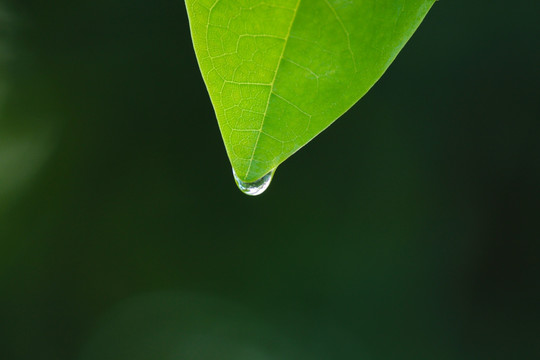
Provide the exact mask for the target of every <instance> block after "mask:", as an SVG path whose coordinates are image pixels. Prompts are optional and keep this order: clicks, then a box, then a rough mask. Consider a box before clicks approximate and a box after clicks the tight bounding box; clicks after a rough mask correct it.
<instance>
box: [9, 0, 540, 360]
mask: <svg viewBox="0 0 540 360" xmlns="http://www.w3.org/2000/svg"><path fill="white" fill-rule="evenodd" d="M539 10H540V4H539V3H538V2H533V1H522V2H515V3H511V4H510V3H509V2H508V1H503V0H493V1H490V2H489V4H487V3H485V2H474V1H466V0H442V1H439V2H437V3H436V4H435V6H434V7H433V9H432V11H431V12H430V13H429V15H428V17H427V18H426V20H425V22H424V23H423V24H422V26H421V27H420V29H419V31H418V32H417V33H416V34H415V36H414V37H413V39H412V40H411V41H410V43H409V44H408V45H407V46H406V47H405V49H404V50H403V52H402V53H401V54H400V55H399V56H398V58H397V60H396V62H395V63H394V64H393V65H392V66H391V68H390V69H389V71H388V72H387V73H386V74H385V75H384V77H383V78H382V79H381V80H380V82H379V83H377V84H376V86H375V87H374V88H373V89H372V91H371V92H370V93H369V94H368V95H367V96H365V97H364V98H363V99H362V100H361V101H360V102H359V103H358V104H357V105H356V106H354V107H353V108H352V109H351V110H350V111H349V112H348V113H347V114H346V115H344V116H343V117H342V118H341V119H340V120H338V121H337V122H336V123H335V124H334V125H333V126H331V127H330V128H329V129H328V130H327V131H325V132H324V133H323V134H321V135H320V136H319V137H318V138H317V139H315V140H314V141H313V142H311V143H310V144H309V145H307V146H306V147H305V148H304V149H302V150H300V151H299V152H298V153H297V154H295V155H294V156H293V157H292V158H290V159H289V160H288V161H286V162H285V163H284V164H283V165H282V166H281V167H280V168H279V170H278V171H277V174H276V176H275V178H274V181H273V184H272V185H271V187H270V188H269V190H268V191H267V192H266V193H265V194H263V195H262V196H260V197H257V198H250V197H247V196H245V195H243V194H242V193H241V192H240V191H239V190H238V189H237V188H236V186H235V184H234V182H233V178H232V174H231V168H230V165H229V162H228V159H227V157H226V154H225V149H224V147H223V144H222V141H221V138H220V134H219V131H218V127H217V122H216V120H215V117H214V114H213V110H212V107H211V104H210V101H209V98H208V96H207V93H206V90H205V87H204V84H203V82H202V79H201V76H200V73H199V70H198V67H197V63H196V60H195V56H194V53H193V49H192V45H191V40H190V34H189V29H188V24H187V16H186V11H185V6H184V3H183V1H181V0H155V1H141V0H129V1H128V0H93V1H89V0H84V1H83V0H77V1H74V0H69V1H68V0H55V1H37V0H35V1H31V0H0V358H1V359H6V360H16V359H41V360H48V359H55V360H64V359H66V360H67V359H84V360H95V359H100V360H102V359H130V360H133V359H190V360H191V359H195V360H213V359H220V360H221V359H231V360H233V359H241V360H243V359H249V360H259V359H261V360H271V359H310V360H311V359H415V360H418V359H442V360H445V359H490V360H491V359H520V360H521V359H537V358H540V341H539V339H540V280H539V279H540V258H539V255H540V241H539V240H540V230H539V228H540V217H539V215H540V211H539V210H540V208H539V201H540V189H539V184H540V141H539V140H540V106H539V95H540V92H539V85H540V71H539V65H540V50H539V46H538V39H539V36H540V31H539V30H540V25H539V22H538V11H539Z"/></svg>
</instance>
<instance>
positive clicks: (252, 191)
mask: <svg viewBox="0 0 540 360" xmlns="http://www.w3.org/2000/svg"><path fill="white" fill-rule="evenodd" d="M274 172H275V169H274V170H272V171H270V172H269V173H268V174H266V175H264V176H263V177H262V178H260V179H259V180H255V181H253V182H244V181H242V180H240V178H239V177H238V176H237V175H236V173H235V172H234V170H233V175H234V181H236V185H237V186H238V188H239V189H240V190H241V191H242V192H243V193H244V194H246V195H250V196H257V195H261V194H262V193H263V192H264V191H265V190H266V189H268V186H270V182H271V181H272V177H273V176H274Z"/></svg>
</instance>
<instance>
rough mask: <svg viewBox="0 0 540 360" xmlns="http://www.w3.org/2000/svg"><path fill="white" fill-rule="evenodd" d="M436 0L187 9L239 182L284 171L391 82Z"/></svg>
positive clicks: (226, 0)
mask: <svg viewBox="0 0 540 360" xmlns="http://www.w3.org/2000/svg"><path fill="white" fill-rule="evenodd" d="M434 1H435V0H186V6H187V10H188V16H189V19H190V27H191V33H192V38H193V44H194V47H195V52H196V55H197V59H198V61H199V66H200V68H201V72H202V75H203V78H204V81H205V83H206V86H207V89H208V92H209V94H210V98H211V100H212V104H213V106H214V109H215V112H216V115H217V119H218V123H219V127H220V130H221V134H222V136H223V140H224V143H225V147H226V150H227V154H228V156H229V159H230V161H231V164H232V167H233V169H234V171H235V173H236V174H237V176H238V177H239V178H240V179H241V180H243V181H254V180H257V179H259V178H261V177H262V176H264V175H265V174H266V173H268V172H269V171H271V170H273V169H275V168H276V167H277V166H278V165H279V164H281V163H282V162H283V161H284V160H285V159H287V158H288V157H289V156H291V155H292V154H293V153H294V152H296V151H297V150H298V149H299V148H301V147H302V146H304V145H305V144H306V143H308V142H309V141H310V140H311V139H313V138H314V137H315V136H317V135H318V134H319V133H320V132H321V131H323V130H324V129H325V128H326V127H328V126H329V125H330V124H331V123H332V122H334V121H335V120H336V119H337V118H338V117H339V116H341V115H342V114H343V113H344V112H346V111H347V110H348V109H349V108H350V107H351V106H353V105H354V104H355V103H356V102H357V101H358V100H359V99H360V98H361V97H362V96H363V95H364V94H365V93H366V92H367V91H368V90H369V89H370V88H371V87H372V86H373V84H374V83H375V82H376V81H377V80H378V79H379V78H380V77H381V76H382V74H383V73H384V71H385V70H386V69H387V68H388V66H389V65H390V64H391V63H392V61H393V60H394V58H395V57H396V55H397V54H398V52H399V51H400V50H401V48H402V47H403V46H404V45H405V43H406V42H407V40H409V38H410V37H411V36H412V34H413V33H414V31H415V30H416V29H417V27H418V26H419V24H420V22H421V21H422V19H423V18H424V16H425V15H426V14H427V12H428V10H429V9H430V7H431V6H432V5H433V2H434Z"/></svg>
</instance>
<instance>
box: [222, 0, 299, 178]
mask: <svg viewBox="0 0 540 360" xmlns="http://www.w3.org/2000/svg"><path fill="white" fill-rule="evenodd" d="M218 1H219V0H218ZM301 2H302V0H298V2H297V3H296V7H295V8H294V13H293V16H292V19H291V24H290V25H289V29H288V30H287V35H286V36H285V42H284V43H283V49H282V50H281V54H280V56H279V60H278V64H277V67H276V72H275V73H274V78H273V79H272V82H271V83H270V92H269V93H268V99H267V101H266V107H265V109H264V112H263V118H262V121H261V127H260V128H259V129H258V130H257V139H256V140H255V145H254V146H253V151H252V152H251V157H250V159H249V164H248V167H247V170H246V175H245V176H244V178H246V179H247V177H248V175H249V171H250V170H251V165H252V164H253V159H254V157H255V151H256V150H257V145H258V144H259V139H260V138H261V134H262V131H263V127H264V121H265V120H266V114H267V113H268V107H269V105H270V98H271V97H272V94H273V92H274V84H275V82H276V78H277V74H278V72H279V68H280V67H281V62H282V61H283V55H284V54H285V49H286V48H287V44H288V43H289V38H290V36H291V30H292V27H293V24H294V21H295V20H296V14H297V13H298V8H299V7H300V3H301Z"/></svg>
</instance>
